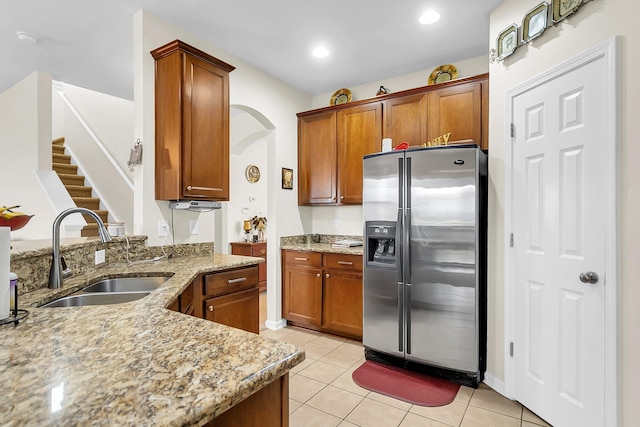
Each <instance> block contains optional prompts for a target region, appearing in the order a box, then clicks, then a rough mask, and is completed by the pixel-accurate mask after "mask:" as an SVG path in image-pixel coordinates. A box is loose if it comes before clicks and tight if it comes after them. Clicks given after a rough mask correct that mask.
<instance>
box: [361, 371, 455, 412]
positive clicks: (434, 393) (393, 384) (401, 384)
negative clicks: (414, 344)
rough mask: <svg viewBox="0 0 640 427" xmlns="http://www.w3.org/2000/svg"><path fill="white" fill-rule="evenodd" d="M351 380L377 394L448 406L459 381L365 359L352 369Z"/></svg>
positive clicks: (420, 403) (424, 403) (416, 402)
mask: <svg viewBox="0 0 640 427" xmlns="http://www.w3.org/2000/svg"><path fill="white" fill-rule="evenodd" d="M352 378H353V381H355V383H356V384H358V385H359V386H360V387H364V388H366V389H367V390H371V391H375V392H376V393H380V394H384V395H386V396H389V397H393V398H395V399H400V400H403V401H405V402H408V403H413V404H414V405H420V406H443V405H448V404H449V403H451V402H453V399H455V397H456V394H457V393H458V390H459V389H460V384H456V383H453V382H450V381H447V380H442V379H439V378H433V377H430V376H429V375H425V374H420V373H418V372H411V371H407V370H406V369H402V368H398V367H395V366H389V365H383V364H381V363H376V362H372V361H371V360H367V361H366V362H364V364H363V365H362V366H360V367H359V368H358V369H356V370H355V371H353V374H352Z"/></svg>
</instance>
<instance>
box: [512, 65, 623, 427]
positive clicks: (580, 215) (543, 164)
mask: <svg viewBox="0 0 640 427" xmlns="http://www.w3.org/2000/svg"><path fill="white" fill-rule="evenodd" d="M607 75H608V68H607V61H606V60H605V59H604V58H602V57H601V58H599V59H596V60H593V61H591V62H588V63H586V64H582V65H581V66H579V67H577V68H574V69H570V70H569V71H567V72H566V73H563V74H560V75H556V76H554V77H553V78H551V79H549V80H547V81H546V82H544V83H543V84H541V85H538V86H535V87H532V88H531V89H530V90H527V91H525V92H522V93H520V94H518V95H517V96H515V97H513V98H512V102H513V104H512V105H513V110H512V115H513V123H514V125H515V135H514V138H513V140H512V154H513V157H512V170H511V179H512V183H511V186H512V198H511V200H512V220H511V223H512V231H513V248H512V251H513V252H512V256H511V260H512V261H513V266H512V272H513V273H512V279H513V280H512V281H511V284H510V286H513V288H512V296H513V298H512V301H513V308H512V310H513V311H512V313H514V314H513V320H514V323H513V334H512V336H513V339H512V342H513V355H512V357H513V359H512V363H513V371H512V372H513V381H514V384H513V387H514V394H515V397H516V398H517V400H519V401H520V402H521V403H523V404H524V405H525V406H527V407H528V408H529V409H531V410H533V411H534V412H536V413H537V414H538V415H539V416H541V417H543V418H544V419H545V420H547V421H548V422H549V423H551V424H552V425H554V426H604V425H605V284H606V277H607V276H606V272H605V265H606V263H605V259H606V253H605V251H606V247H607V245H606V218H607V210H608V209H615V207H613V206H608V204H607V200H608V197H607V179H608V177H609V171H608V170H607V168H608V167H610V166H609V163H608V162H607V161H606V159H607V156H608V144H609V143H611V142H610V141H609V140H608V138H609V129H610V127H609V126H610V123H608V120H609V119H608V117H609V114H607V112H606V111H603V107H605V106H606V105H608V103H607V101H608V95H607V93H606V91H607V83H606V82H604V80H603V78H602V77H603V76H607ZM589 272H592V273H594V274H595V275H597V278H596V276H595V275H593V276H592V275H591V273H589ZM581 275H582V276H581ZM585 282H587V283H585Z"/></svg>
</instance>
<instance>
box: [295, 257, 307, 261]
mask: <svg viewBox="0 0 640 427" xmlns="http://www.w3.org/2000/svg"><path fill="white" fill-rule="evenodd" d="M294 259H295V260H296V261H309V258H298V257H295V258H294Z"/></svg>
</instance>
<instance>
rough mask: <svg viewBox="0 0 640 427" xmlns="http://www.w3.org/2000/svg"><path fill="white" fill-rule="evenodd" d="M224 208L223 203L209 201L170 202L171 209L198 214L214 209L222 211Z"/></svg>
mask: <svg viewBox="0 0 640 427" xmlns="http://www.w3.org/2000/svg"><path fill="white" fill-rule="evenodd" d="M221 207H222V203H220V202H209V201H198V200H183V201H181V200H176V201H173V202H169V209H176V210H188V211H196V212H209V211H212V210H214V209H220V208H221Z"/></svg>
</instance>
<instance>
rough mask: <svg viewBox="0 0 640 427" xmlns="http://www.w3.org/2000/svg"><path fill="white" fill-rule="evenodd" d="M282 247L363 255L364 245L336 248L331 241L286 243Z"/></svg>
mask: <svg viewBox="0 0 640 427" xmlns="http://www.w3.org/2000/svg"><path fill="white" fill-rule="evenodd" d="M280 249H287V250H292V251H309V252H323V253H332V254H346V255H362V253H363V248H362V246H354V247H351V248H336V247H333V246H331V244H330V243H294V242H290V243H284V244H281V245H280Z"/></svg>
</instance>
